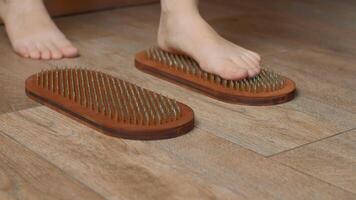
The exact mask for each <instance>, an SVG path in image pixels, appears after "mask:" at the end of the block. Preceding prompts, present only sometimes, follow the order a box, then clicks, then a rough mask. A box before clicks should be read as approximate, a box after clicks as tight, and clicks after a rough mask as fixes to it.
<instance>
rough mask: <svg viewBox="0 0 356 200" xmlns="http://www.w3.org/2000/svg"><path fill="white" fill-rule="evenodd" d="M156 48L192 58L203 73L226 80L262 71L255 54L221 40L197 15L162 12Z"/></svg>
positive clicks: (249, 75) (254, 74)
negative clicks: (215, 75) (180, 53)
mask: <svg viewBox="0 0 356 200" xmlns="http://www.w3.org/2000/svg"><path fill="white" fill-rule="evenodd" d="M158 45H159V47H160V48H162V49H164V50H167V51H178V52H182V53H185V54H188V55H190V56H192V57H193V58H194V59H195V60H196V61H197V62H198V63H199V65H200V66H201V68H202V69H204V70H205V71H207V72H210V73H214V74H217V75H219V76H221V77H222V78H225V79H231V80H238V79H242V78H245V77H254V76H256V75H257V74H258V73H259V72H260V70H261V69H260V56H259V55H258V54H256V53H254V52H252V51H249V50H247V49H244V48H242V47H240V46H238V45H235V44H233V43H232V42H229V41H227V40H225V39H224V38H222V37H221V36H220V35H218V34H217V33H216V32H215V31H214V30H213V29H212V28H211V27H210V26H209V25H208V24H207V23H206V22H205V21H204V20H203V19H202V18H201V16H200V15H199V13H198V12H189V11H186V12H165V11H162V14H161V20H160V26H159V31H158Z"/></svg>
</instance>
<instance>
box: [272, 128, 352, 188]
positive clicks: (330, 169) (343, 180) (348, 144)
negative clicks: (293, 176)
mask: <svg viewBox="0 0 356 200" xmlns="http://www.w3.org/2000/svg"><path fill="white" fill-rule="evenodd" d="M272 159H273V160H276V161H278V162H280V163H283V164H285V165H287V166H290V167H292V168H294V169H297V170H298V171H302V172H304V173H306V174H309V175H312V176H314V177H317V178H319V179H321V180H324V181H327V182H329V183H330V184H332V185H336V186H338V187H340V188H343V189H345V190H348V191H350V192H353V193H356V130H351V131H347V132H344V133H341V134H339V135H336V136H333V137H330V138H327V139H324V140H321V141H319V142H315V143H312V144H309V145H305V146H302V147H300V148H297V149H293V150H291V151H287V152H284V153H281V154H278V155H275V156H273V157H272Z"/></svg>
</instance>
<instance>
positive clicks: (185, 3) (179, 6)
mask: <svg viewBox="0 0 356 200" xmlns="http://www.w3.org/2000/svg"><path fill="white" fill-rule="evenodd" d="M161 14H164V15H184V14H199V10H198V0H161Z"/></svg>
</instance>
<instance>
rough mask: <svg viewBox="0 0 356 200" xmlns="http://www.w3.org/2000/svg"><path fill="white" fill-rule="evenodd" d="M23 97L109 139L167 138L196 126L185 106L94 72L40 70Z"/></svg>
mask: <svg viewBox="0 0 356 200" xmlns="http://www.w3.org/2000/svg"><path fill="white" fill-rule="evenodd" d="M26 94H27V95H28V96H29V97H30V98H32V99H34V100H35V101H38V102H40V103H42V104H44V105H46V106H48V107H50V108H52V109H54V110H56V111H59V112H61V113H64V114H66V115H67V116H69V117H71V118H74V119H76V120H77V121H80V122H82V123H84V124H86V125H89V126H91V127H93V128H95V129H97V130H99V131H102V132H103V133H105V134H108V135H111V136H117V137H122V138H127V139H142V140H152V139H165V138H172V137H177V136H179V135H182V134H185V133H187V132H189V131H190V130H191V129H193V128H194V113H193V110H192V109H191V108H189V107H188V106H186V105H184V104H182V103H180V102H176V101H175V100H172V99H169V98H167V97H164V96H162V95H159V94H156V93H154V92H151V91H149V90H146V89H143V88H141V87H138V86H136V85H133V84H130V83H128V82H125V81H122V80H120V79H116V78H114V77H112V76H109V75H107V74H104V73H101V72H97V71H94V70H87V69H67V68H66V69H55V70H48V71H42V72H40V73H38V74H35V75H32V76H30V77H29V78H28V79H27V80H26Z"/></svg>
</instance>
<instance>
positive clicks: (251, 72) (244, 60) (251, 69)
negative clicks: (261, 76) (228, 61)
mask: <svg viewBox="0 0 356 200" xmlns="http://www.w3.org/2000/svg"><path fill="white" fill-rule="evenodd" d="M234 60H235V63H236V64H237V65H238V66H240V67H242V68H244V69H246V70H247V74H248V76H249V77H254V76H256V74H257V71H256V70H255V63H254V62H253V61H251V60H250V59H249V58H248V57H246V56H243V55H242V56H240V58H239V59H234Z"/></svg>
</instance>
